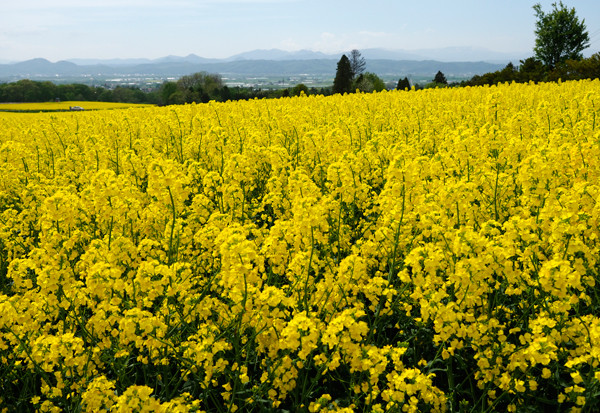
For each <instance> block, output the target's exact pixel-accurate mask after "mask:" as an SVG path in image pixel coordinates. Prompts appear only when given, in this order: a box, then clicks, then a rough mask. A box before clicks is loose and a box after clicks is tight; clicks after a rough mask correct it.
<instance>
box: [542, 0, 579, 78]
mask: <svg viewBox="0 0 600 413" xmlns="http://www.w3.org/2000/svg"><path fill="white" fill-rule="evenodd" d="M552 7H553V9H552V11H551V12H550V13H544V12H543V11H542V6H541V5H540V4H539V3H538V4H536V5H534V6H533V10H534V11H535V16H536V17H537V21H536V23H535V35H536V39H535V47H534V48H533V51H534V52H535V57H536V58H537V59H539V60H541V61H542V62H543V63H544V64H545V65H546V66H548V67H549V68H550V69H553V68H554V67H556V65H557V64H559V63H562V62H564V61H566V60H567V59H570V60H580V59H582V58H583V55H582V54H581V52H582V51H583V50H584V49H586V48H587V47H589V45H590V36H589V34H588V32H587V30H586V27H585V20H583V19H582V20H581V21H579V19H578V18H577V16H576V15H575V8H571V9H568V8H567V7H566V6H565V5H564V4H563V2H562V1H561V2H560V3H558V5H557V4H556V3H552Z"/></svg>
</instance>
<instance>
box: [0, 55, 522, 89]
mask: <svg viewBox="0 0 600 413" xmlns="http://www.w3.org/2000/svg"><path fill="white" fill-rule="evenodd" d="M425 52H427V53H425ZM361 54H362V56H363V57H364V58H365V59H366V60H367V70H368V71H371V72H374V73H377V74H378V75H381V76H385V75H389V76H407V75H415V76H419V75H422V76H429V75H431V74H435V73H436V72H437V71H438V70H441V71H442V72H443V73H444V74H445V75H446V76H454V77H470V76H473V75H475V74H482V73H486V72H491V71H495V70H498V69H501V68H502V67H504V66H505V65H506V64H507V63H508V62H509V61H513V62H514V63H515V64H518V60H519V59H522V58H524V57H526V56H512V58H510V56H508V55H503V54H498V53H494V52H488V51H482V50H478V49H465V48H446V49H437V50H433V51H432V50H429V51H402V50H385V49H366V50H362V51H361ZM433 55H435V56H439V57H440V58H438V59H437V60H434V59H431V58H428V57H427V56H433ZM444 56H446V57H447V59H445V58H444ZM452 56H457V57H459V56H460V57H468V56H472V57H475V56H484V57H487V58H490V59H488V61H484V59H479V60H477V61H475V60H469V59H467V60H465V59H458V58H457V59H454V60H452ZM503 56H504V57H503ZM340 57H341V53H337V54H325V53H321V52H313V51H309V50H300V51H295V52H288V51H283V50H278V49H272V50H253V51H250V52H246V53H241V54H237V55H234V56H231V57H229V58H226V59H210V58H204V57H200V56H197V55H195V54H190V55H187V56H184V57H180V56H165V57H162V58H159V59H139V58H136V59H70V60H68V61H66V60H61V61H58V62H50V61H48V60H46V59H42V58H37V59H31V60H27V61H24V62H18V63H5V64H0V80H3V81H7V80H10V81H13V80H17V79H24V78H30V79H36V80H40V79H48V80H56V79H60V78H64V77H69V78H72V77H81V76H92V77H106V76H144V75H146V76H156V77H177V76H183V75H186V74H191V73H194V72H200V71H207V72H211V73H219V74H221V75H240V76H278V75H281V76H290V75H298V74H305V75H326V76H329V75H334V74H335V71H336V67H337V61H338V60H339V58H340Z"/></svg>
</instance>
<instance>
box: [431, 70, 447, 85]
mask: <svg viewBox="0 0 600 413" xmlns="http://www.w3.org/2000/svg"><path fill="white" fill-rule="evenodd" d="M433 83H437V84H441V85H447V84H448V80H446V76H445V75H444V74H443V73H442V71H441V70H438V72H437V73H436V74H435V77H434V78H433Z"/></svg>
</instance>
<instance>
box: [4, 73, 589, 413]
mask: <svg viewBox="0 0 600 413" xmlns="http://www.w3.org/2000/svg"><path fill="white" fill-rule="evenodd" d="M74 104H75V102H64V103H61V105H64V106H65V107H67V108H68V106H69V105H71V106H72V105H74ZM79 105H81V106H83V107H84V108H85V109H88V108H90V109H91V108H92V106H91V105H92V104H88V103H85V104H84V103H80V104H79ZM599 109H600V81H598V80H595V81H579V82H565V83H558V84H556V83H547V84H540V85H534V84H511V85H508V84H505V85H499V86H497V87H481V88H480V87H478V88H451V89H437V90H434V89H428V90H423V91H418V92H414V91H409V92H399V91H393V92H382V93H375V94H351V95H345V96H340V95H335V96H330V97H323V96H310V97H295V98H286V99H278V100H252V101H239V102H228V103H217V102H211V103H208V104H198V105H197V104H192V105H184V106H169V107H147V108H129V109H125V110H119V111H94V112H87V111H84V112H82V113H77V114H73V113H41V114H29V115H27V116H12V115H11V116H3V115H0V176H1V177H2V179H1V180H0V359H1V363H0V364H1V367H0V409H1V408H6V409H7V410H8V411H13V410H19V409H21V410H22V409H28V408H32V409H34V408H35V409H40V410H42V411H60V410H66V411H77V410H79V409H81V410H82V411H90V412H96V411H101V410H110V411H113V410H114V411H169V412H170V411H200V410H202V411H235V410H238V409H239V410H240V411H277V410H278V409H283V410H287V411H311V412H315V411H324V412H328V411H346V412H349V411H375V412H384V411H408V412H416V411H481V412H492V411H525V410H524V409H529V410H527V411H544V410H548V409H549V410H556V411H557V410H559V409H563V410H569V409H572V410H571V411H579V410H581V409H585V410H586V411H595V410H597V409H598V408H600V397H599V394H600V382H599V380H600V367H599V363H600V296H599V292H600V291H599V288H600V287H599V284H598V282H599V281H600V279H599V276H598V273H599V270H600V261H599V260H600V113H599Z"/></svg>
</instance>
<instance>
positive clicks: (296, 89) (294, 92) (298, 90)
mask: <svg viewBox="0 0 600 413" xmlns="http://www.w3.org/2000/svg"><path fill="white" fill-rule="evenodd" d="M302 92H304V94H305V95H306V96H308V95H309V91H308V86H306V85H305V84H304V83H298V84H297V85H296V86H294V88H293V89H292V96H300V95H301V94H302Z"/></svg>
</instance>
